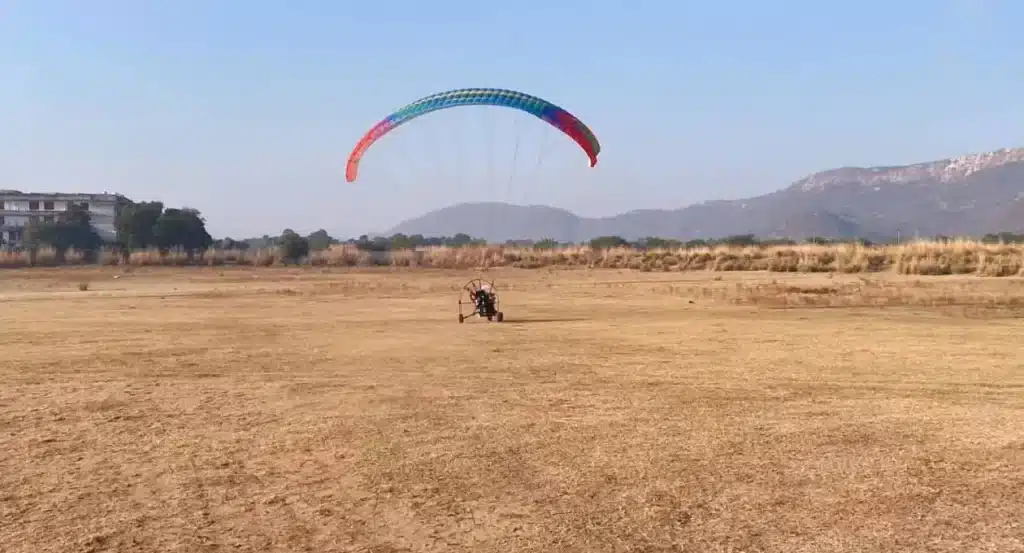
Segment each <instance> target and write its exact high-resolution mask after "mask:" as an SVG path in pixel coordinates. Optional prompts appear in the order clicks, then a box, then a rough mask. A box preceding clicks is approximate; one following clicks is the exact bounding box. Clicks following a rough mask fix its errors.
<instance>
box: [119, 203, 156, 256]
mask: <svg viewBox="0 0 1024 553" xmlns="http://www.w3.org/2000/svg"><path fill="white" fill-rule="evenodd" d="M163 213H164V204H163V203H162V202H139V203H132V204H128V205H126V206H124V208H123V209H121V212H120V213H119V214H118V216H117V219H116V221H115V223H114V224H115V226H116V227H117V241H118V243H119V244H120V245H121V248H122V250H125V251H131V250H141V249H145V248H151V247H155V246H157V245H158V243H157V237H156V234H155V229H156V224H157V221H158V220H159V219H160V216H161V215H163Z"/></svg>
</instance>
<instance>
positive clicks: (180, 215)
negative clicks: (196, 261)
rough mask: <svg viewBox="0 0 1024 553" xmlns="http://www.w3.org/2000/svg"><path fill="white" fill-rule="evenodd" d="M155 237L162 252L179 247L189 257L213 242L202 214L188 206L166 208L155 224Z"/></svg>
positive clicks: (192, 256)
mask: <svg viewBox="0 0 1024 553" xmlns="http://www.w3.org/2000/svg"><path fill="white" fill-rule="evenodd" d="M153 237H154V239H155V240H156V246H157V247H158V248H160V251H161V253H164V254H166V253H167V252H168V251H170V250H172V249H176V248H178V249H181V250H184V251H185V253H186V254H188V257H189V259H192V258H194V257H195V254H196V253H200V252H203V251H204V250H206V249H208V248H209V247H210V246H211V245H212V244H213V237H211V236H210V233H209V232H207V231H206V221H205V220H204V219H203V217H202V215H201V214H200V213H199V211H198V210H195V209H191V208H187V207H186V208H181V209H176V208H167V209H165V210H164V212H163V213H162V214H161V215H160V217H159V218H158V219H157V220H156V224H154V225H153Z"/></svg>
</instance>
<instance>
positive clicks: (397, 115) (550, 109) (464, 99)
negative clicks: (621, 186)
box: [345, 88, 601, 182]
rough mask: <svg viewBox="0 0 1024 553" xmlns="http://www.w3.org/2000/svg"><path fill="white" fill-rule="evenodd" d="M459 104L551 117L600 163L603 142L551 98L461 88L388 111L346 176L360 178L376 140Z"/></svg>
mask: <svg viewBox="0 0 1024 553" xmlns="http://www.w3.org/2000/svg"><path fill="white" fill-rule="evenodd" d="M456 106H501V107H509V108H515V109H518V110H521V111H525V112H526V113H529V114H531V115H534V116H536V117H538V118H540V119H543V120H544V121H547V122H548V123H550V124H551V125H552V126H553V127H555V128H556V129H558V130H560V131H562V132H563V133H565V134H567V135H569V138H572V139H573V140H574V141H576V143H577V144H579V145H580V147H581V148H583V151H584V152H586V154H587V156H588V157H589V158H590V166H591V167H593V166H595V165H597V154H598V153H600V152H601V144H600V143H598V141H597V137H595V136H594V133H593V132H591V130H590V129H589V128H588V127H587V126H586V125H584V124H583V122H582V121H580V120H579V119H577V118H576V116H574V115H573V114H571V113H569V112H568V111H565V110H564V109H562V108H560V107H558V106H556V105H555V104H552V103H551V102H548V101H547V100H542V99H541V98H537V97H536V96H530V95H529V94H524V93H522V92H516V91H515V90H505V89H501V88H460V89H457V90H449V91H447V92H440V93H437V94H432V95H430V96H427V97H425V98H420V99H419V100H416V101H415V102H413V103H411V104H409V105H407V106H405V107H403V108H401V109H399V110H398V111H396V112H394V113H392V114H391V115H388V116H387V117H385V118H384V119H383V120H381V121H380V122H379V123H377V124H376V125H374V126H373V127H372V128H371V129H370V130H369V131H367V133H366V134H365V135H363V138H362V139H361V140H360V141H359V143H357V144H356V147H355V148H353V150H352V153H351V154H349V156H348V164H347V165H346V167H345V179H346V180H348V182H353V181H354V180H356V174H357V173H358V171H359V161H360V160H361V159H362V157H363V154H364V153H366V150H367V149H368V148H369V147H370V146H371V145H372V144H373V143H374V142H376V141H377V140H379V139H380V138H381V137H382V136H384V135H385V134H387V133H388V132H390V131H391V130H393V129H395V128H396V127H398V126H399V125H402V124H405V123H408V122H409V121H411V120H413V119H415V118H417V117H419V116H421V115H426V114H428V113H430V112H432V111H437V110H439V109H445V108H451V107H456Z"/></svg>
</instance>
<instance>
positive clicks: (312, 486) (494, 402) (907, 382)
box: [0, 267, 1024, 553]
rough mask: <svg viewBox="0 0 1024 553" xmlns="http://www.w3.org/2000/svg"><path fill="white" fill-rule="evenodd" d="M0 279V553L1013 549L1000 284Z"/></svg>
mask: <svg viewBox="0 0 1024 553" xmlns="http://www.w3.org/2000/svg"><path fill="white" fill-rule="evenodd" d="M897 272H899V271H896V270H892V271H890V272H886V273H879V274H861V275H857V274H850V275H844V274H841V273H836V274H827V273H824V274H779V273H738V272H728V273H716V272H692V273H680V272H647V273H645V272H639V271H628V270H586V269H581V270H575V271H564V270H557V271H556V270H535V271H526V270H516V269H492V270H490V271H488V272H487V273H486V275H488V276H489V277H492V278H495V279H497V284H498V286H499V289H500V291H501V292H502V295H501V300H502V309H503V310H504V311H505V312H506V314H507V321H506V322H505V323H502V324H496V323H495V324H488V323H486V322H483V321H478V320H471V321H469V322H467V323H466V324H465V325H459V324H458V323H457V322H456V316H455V313H456V305H455V298H456V292H455V290H457V288H458V286H459V285H461V284H462V282H463V281H465V280H467V279H468V278H470V277H471V276H473V275H474V273H473V272H469V271H455V270H426V269H423V270H401V269H391V270H389V269H378V270H355V269H329V268H316V267H305V268H298V269H275V268H267V269H257V268H216V267H214V268H211V267H206V268H183V269H174V268H146V267H141V268H136V269H134V270H132V271H128V270H127V269H126V268H118V267H109V268H93V267H81V268H64V269H45V268H44V269H34V270H7V271H0V323H2V329H3V330H0V337H2V342H0V360H2V361H0V551H2V552H4V553H45V552H61V553H75V552H81V553H86V552H92V553H96V552H105V551H119V552H120V551H124V552H161V553H164V552H178V551H189V552H191V551H208V552H219V551H238V552H248V551H310V552H328V551H351V552H355V551H361V552H376V553H384V552H398V551H430V552H441V551H474V552H476V551H480V552H495V553H497V552H502V553H508V552H519V551H531V552H537V553H541V552H544V553H548V552H556V551H572V552H579V553H601V552H626V551H637V552H641V551H642V552H668V551H692V552H700V553H713V552H741V551H742V552H748V553H750V552H774V551H778V552H807V553H827V552H838V551H844V552H887V553H889V552H897V551H929V552H938V551H949V552H958V553H964V552H974V551H978V552H980V551H986V552H994V553H1012V552H1020V551H1024V517H1022V515H1021V513H1024V355H1022V352H1024V345H1022V344H1024V342H1022V340H1024V279H1020V278H1016V277H1007V278H1001V279H985V278H978V277H971V276H947V277H908V276H900V275H898V274H895V273H897Z"/></svg>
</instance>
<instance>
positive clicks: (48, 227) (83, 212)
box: [25, 204, 103, 263]
mask: <svg viewBox="0 0 1024 553" xmlns="http://www.w3.org/2000/svg"><path fill="white" fill-rule="evenodd" d="M25 242H26V243H27V244H28V245H29V248H30V249H31V250H32V252H33V253H31V254H30V255H32V257H33V258H34V257H35V256H34V252H35V250H37V249H38V248H39V247H40V246H49V247H51V248H53V251H54V256H55V257H56V260H57V262H58V263H64V262H65V261H66V259H67V252H68V250H71V249H75V250H79V251H81V252H83V253H84V254H85V257H86V261H89V262H92V261H95V259H96V254H97V253H98V252H99V249H100V247H102V246H103V239H102V238H101V237H100V235H99V233H97V232H96V229H94V228H93V227H92V218H91V216H90V215H89V211H88V210H87V209H85V208H84V207H82V206H80V205H76V204H72V205H70V206H69V207H68V210H67V211H65V212H63V213H61V214H60V216H59V217H58V218H57V220H56V221H52V222H43V223H33V224H31V225H29V227H28V228H27V229H26V233H25Z"/></svg>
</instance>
